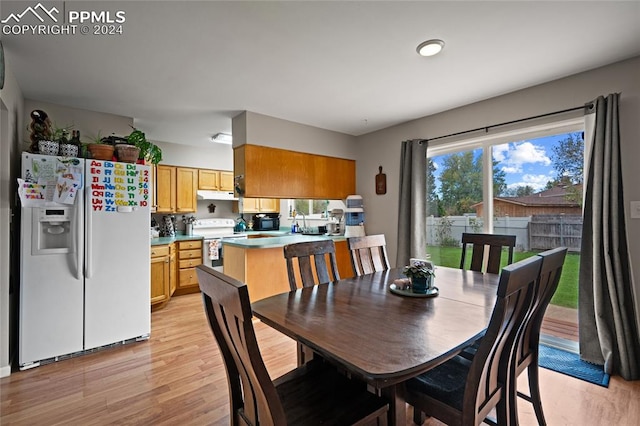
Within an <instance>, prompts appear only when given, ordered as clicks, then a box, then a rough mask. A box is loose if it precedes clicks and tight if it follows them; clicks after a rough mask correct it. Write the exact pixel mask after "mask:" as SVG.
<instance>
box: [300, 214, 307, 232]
mask: <svg viewBox="0 0 640 426" xmlns="http://www.w3.org/2000/svg"><path fill="white" fill-rule="evenodd" d="M299 214H301V215H302V231H300V232H301V233H304V232H305V231H306V230H307V216H306V215H305V214H304V213H303V212H300V213H299Z"/></svg>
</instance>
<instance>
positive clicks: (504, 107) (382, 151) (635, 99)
mask: <svg viewBox="0 0 640 426" xmlns="http://www.w3.org/2000/svg"><path fill="white" fill-rule="evenodd" d="M639 75H640V57H636V58H632V59H629V60H627V61H623V62H619V63H616V64H612V65H609V66H606V67H602V68H598V69H595V70H591V71H587V72H584V73H580V74H576V75H573V76H570V77H567V78H563V79H560V80H556V81H552V82H549V83H545V84H542V85H539V86H535V87H530V88H527V89H524V90H520V91H517V92H513V93H509V94H506V95H503V96H498V97H495V98H491V99H487V100H485V101H482V102H477V103H475V104H471V105H466V106H464V107H461V108H457V109H453V110H450V111H445V112H443V113H440V114H435V115H432V116H428V117H423V118H420V119H417V120H414V121H411V122H408V123H404V124H401V125H398V126H394V127H391V128H388V129H384V130H380V131H378V132H374V133H371V134H368V135H364V136H361V137H359V138H358V141H357V147H358V152H359V155H358V158H357V160H358V163H357V164H358V167H357V175H358V179H357V189H358V193H359V194H361V195H362V196H363V197H364V199H365V208H366V214H367V216H366V218H367V221H366V227H367V233H369V234H374V233H384V234H385V235H386V236H387V245H388V249H389V250H388V251H389V256H390V257H391V263H392V264H395V259H396V249H397V241H396V239H395V236H396V235H397V225H398V211H397V206H398V189H399V180H398V179H399V178H398V177H399V173H400V146H401V142H402V141H403V140H408V139H428V138H433V137H438V136H444V135H448V134H451V133H455V132H461V131H465V130H468V129H475V128H478V127H483V126H489V125H492V124H498V123H503V122H507V121H510V120H517V119H521V118H526V117H531V116H535V115H539V114H544V113H549V112H553V111H559V110H563V109H566V108H571V107H575V106H580V105H583V104H584V103H586V102H588V101H591V100H593V99H595V98H596V97H597V96H599V95H605V96H606V95H608V94H609V93H615V92H619V93H621V96H620V134H621V139H622V169H623V179H624V199H625V205H626V206H629V202H630V201H632V200H640V185H638V182H640V170H639V169H638V166H637V161H638V159H640V120H639V119H638V117H640V78H639V77H638V76H639ZM451 90H456V88H455V87H452V88H451ZM425 102H428V100H425ZM379 165H382V166H383V167H384V170H385V171H386V173H387V194H385V195H376V194H375V190H374V185H373V182H374V176H375V175H376V174H377V173H378V166H379ZM627 208H629V207H627ZM627 231H628V235H629V248H630V257H631V260H632V262H633V263H632V271H633V274H634V277H635V278H636V284H635V286H636V294H638V295H640V219H629V220H628V226H627ZM638 299H640V298H638ZM638 299H637V300H636V304H637V305H638V312H640V300H638Z"/></svg>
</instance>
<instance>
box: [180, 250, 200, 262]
mask: <svg viewBox="0 0 640 426" xmlns="http://www.w3.org/2000/svg"><path fill="white" fill-rule="evenodd" d="M178 259H180V260H182V259H202V250H201V249H196V250H180V251H179V252H178Z"/></svg>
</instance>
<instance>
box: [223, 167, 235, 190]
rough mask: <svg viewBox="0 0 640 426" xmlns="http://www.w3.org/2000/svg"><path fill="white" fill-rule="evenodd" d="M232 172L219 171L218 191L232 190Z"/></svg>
mask: <svg viewBox="0 0 640 426" xmlns="http://www.w3.org/2000/svg"><path fill="white" fill-rule="evenodd" d="M233 190H234V189H233V172H225V171H221V172H220V191H233Z"/></svg>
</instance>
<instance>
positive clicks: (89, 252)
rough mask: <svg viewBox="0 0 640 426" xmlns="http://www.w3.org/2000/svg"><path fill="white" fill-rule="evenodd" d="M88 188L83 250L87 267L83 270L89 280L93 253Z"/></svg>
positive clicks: (91, 271) (91, 218) (91, 216)
mask: <svg viewBox="0 0 640 426" xmlns="http://www.w3.org/2000/svg"><path fill="white" fill-rule="evenodd" d="M90 188H91V187H90V186H89V185H87V196H86V198H87V200H86V203H87V208H86V210H85V211H86V212H87V214H86V218H85V220H86V221H87V227H86V230H87V232H86V239H87V241H85V246H84V247H85V248H84V249H85V250H86V262H87V267H86V270H85V277H86V278H91V277H92V276H93V253H92V251H93V250H92V249H91V247H92V245H93V223H92V222H93V215H92V214H91V204H90V203H89V201H90V200H91V194H90V193H89V191H90Z"/></svg>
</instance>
